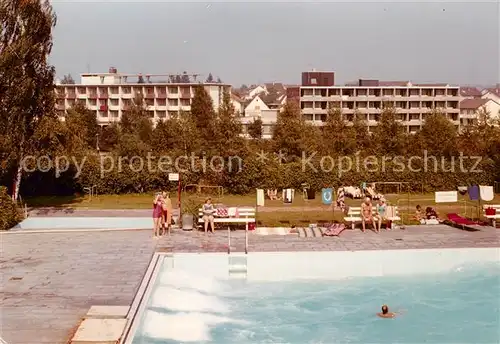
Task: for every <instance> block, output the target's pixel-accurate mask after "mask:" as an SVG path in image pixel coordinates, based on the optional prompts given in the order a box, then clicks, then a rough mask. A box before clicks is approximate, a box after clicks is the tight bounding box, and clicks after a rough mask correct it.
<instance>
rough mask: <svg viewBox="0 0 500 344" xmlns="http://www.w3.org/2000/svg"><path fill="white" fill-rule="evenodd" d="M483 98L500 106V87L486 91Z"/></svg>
mask: <svg viewBox="0 0 500 344" xmlns="http://www.w3.org/2000/svg"><path fill="white" fill-rule="evenodd" d="M481 98H483V99H491V100H493V101H495V102H497V103H499V104H500V86H499V85H497V87H492V88H486V89H484V90H483V92H482V96H481Z"/></svg>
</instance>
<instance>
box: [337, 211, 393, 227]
mask: <svg viewBox="0 0 500 344" xmlns="http://www.w3.org/2000/svg"><path fill="white" fill-rule="evenodd" d="M394 212H395V216H393V217H384V219H385V220H388V221H391V222H395V221H401V217H399V212H398V207H397V206H395V207H394ZM372 214H373V216H374V217H376V216H378V214H377V207H372ZM362 220H363V219H362V218H361V207H350V208H349V210H348V211H347V216H346V217H344V221H345V222H347V223H350V224H351V228H352V229H354V227H355V226H356V223H360V222H361V221H362Z"/></svg>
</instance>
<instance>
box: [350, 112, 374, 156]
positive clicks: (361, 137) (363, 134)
mask: <svg viewBox="0 0 500 344" xmlns="http://www.w3.org/2000/svg"><path fill="white" fill-rule="evenodd" d="M353 117H354V118H353V121H352V127H351V128H350V129H351V133H352V135H353V136H354V141H355V151H356V152H357V151H364V152H366V153H368V154H370V153H371V152H370V151H369V150H370V133H369V132H368V125H367V123H366V120H365V119H364V117H365V115H364V114H362V113H360V112H358V111H355V112H354V116H353ZM351 153H352V151H351Z"/></svg>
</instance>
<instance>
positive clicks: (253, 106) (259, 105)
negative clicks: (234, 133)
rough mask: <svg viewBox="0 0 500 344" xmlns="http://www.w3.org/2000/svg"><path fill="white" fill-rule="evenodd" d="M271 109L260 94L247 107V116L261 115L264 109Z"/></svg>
mask: <svg viewBox="0 0 500 344" xmlns="http://www.w3.org/2000/svg"><path fill="white" fill-rule="evenodd" d="M266 110H270V109H269V106H267V105H266V103H264V102H263V101H262V99H261V98H260V97H259V96H256V97H255V98H254V99H252V101H251V102H250V104H248V105H247V106H246V107H245V117H259V116H261V114H262V111H266Z"/></svg>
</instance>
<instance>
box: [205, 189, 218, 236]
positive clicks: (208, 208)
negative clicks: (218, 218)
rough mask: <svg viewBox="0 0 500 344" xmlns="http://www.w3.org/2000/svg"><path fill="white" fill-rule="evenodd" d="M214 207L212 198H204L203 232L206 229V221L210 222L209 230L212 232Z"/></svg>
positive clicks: (213, 227)
mask: <svg viewBox="0 0 500 344" xmlns="http://www.w3.org/2000/svg"><path fill="white" fill-rule="evenodd" d="M214 213H215V208H214V205H213V204H212V199H211V198H210V197H209V198H207V199H206V200H205V204H203V222H204V224H205V233H206V232H207V230H208V223H209V222H210V227H211V232H212V233H214V229H215V221H214Z"/></svg>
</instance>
